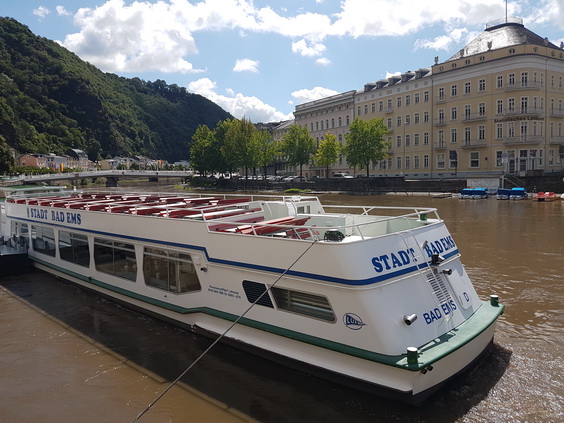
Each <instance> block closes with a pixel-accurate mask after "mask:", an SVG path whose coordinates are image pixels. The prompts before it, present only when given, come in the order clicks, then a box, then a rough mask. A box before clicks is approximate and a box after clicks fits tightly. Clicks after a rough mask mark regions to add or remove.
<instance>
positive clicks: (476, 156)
mask: <svg viewBox="0 0 564 423" xmlns="http://www.w3.org/2000/svg"><path fill="white" fill-rule="evenodd" d="M470 167H471V168H473V169H476V168H479V167H480V153H478V152H477V151H472V152H471V153H470Z"/></svg>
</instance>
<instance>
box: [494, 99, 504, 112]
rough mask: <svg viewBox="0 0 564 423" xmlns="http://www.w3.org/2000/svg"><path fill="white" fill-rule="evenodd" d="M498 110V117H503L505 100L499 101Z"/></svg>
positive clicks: (497, 103)
mask: <svg viewBox="0 0 564 423" xmlns="http://www.w3.org/2000/svg"><path fill="white" fill-rule="evenodd" d="M496 105H497V108H496V111H495V112H496V113H497V114H498V115H501V114H502V113H503V100H497V102H496Z"/></svg>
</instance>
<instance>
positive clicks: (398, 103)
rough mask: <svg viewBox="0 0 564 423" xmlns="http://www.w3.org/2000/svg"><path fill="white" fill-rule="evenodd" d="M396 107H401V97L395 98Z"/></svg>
mask: <svg viewBox="0 0 564 423" xmlns="http://www.w3.org/2000/svg"><path fill="white" fill-rule="evenodd" d="M396 106H397V107H401V97H398V98H396Z"/></svg>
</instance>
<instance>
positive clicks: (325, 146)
mask: <svg viewBox="0 0 564 423" xmlns="http://www.w3.org/2000/svg"><path fill="white" fill-rule="evenodd" d="M339 154H341V144H340V143H338V142H337V136H336V135H334V134H331V133H329V132H328V133H326V134H325V138H324V139H323V141H321V143H320V144H319V148H318V149H317V152H316V153H315V164H316V165H317V166H324V167H325V177H326V178H328V177H329V166H330V165H332V164H333V163H335V162H336V161H337V158H338V157H339Z"/></svg>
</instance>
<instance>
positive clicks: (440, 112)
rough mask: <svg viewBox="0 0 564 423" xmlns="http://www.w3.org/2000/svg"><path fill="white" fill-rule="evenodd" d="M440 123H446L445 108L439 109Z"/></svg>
mask: <svg viewBox="0 0 564 423" xmlns="http://www.w3.org/2000/svg"><path fill="white" fill-rule="evenodd" d="M438 123H445V109H439V120H438Z"/></svg>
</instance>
